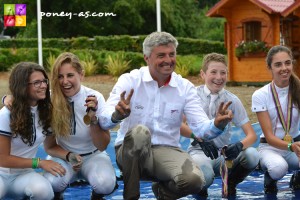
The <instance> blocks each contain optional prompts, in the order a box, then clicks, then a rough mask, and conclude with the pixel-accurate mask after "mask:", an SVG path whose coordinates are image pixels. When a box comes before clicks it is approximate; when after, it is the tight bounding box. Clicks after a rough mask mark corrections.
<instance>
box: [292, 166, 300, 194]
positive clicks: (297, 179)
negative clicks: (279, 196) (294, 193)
mask: <svg viewBox="0 0 300 200" xmlns="http://www.w3.org/2000/svg"><path fill="white" fill-rule="evenodd" d="M290 188H292V189H293V190H300V171H295V172H294V173H293V175H292V177H291V180H290Z"/></svg>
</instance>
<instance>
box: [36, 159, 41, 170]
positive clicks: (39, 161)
mask: <svg viewBox="0 0 300 200" xmlns="http://www.w3.org/2000/svg"><path fill="white" fill-rule="evenodd" d="M40 163H41V158H38V163H37V168H40Z"/></svg>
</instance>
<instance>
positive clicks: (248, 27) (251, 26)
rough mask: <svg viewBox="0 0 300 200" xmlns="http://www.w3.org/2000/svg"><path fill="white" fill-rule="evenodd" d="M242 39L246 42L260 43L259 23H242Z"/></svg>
mask: <svg viewBox="0 0 300 200" xmlns="http://www.w3.org/2000/svg"><path fill="white" fill-rule="evenodd" d="M243 36H244V37H243V38H244V40H245V41H246V42H248V41H254V40H257V41H261V22H260V21H248V22H244V23H243Z"/></svg>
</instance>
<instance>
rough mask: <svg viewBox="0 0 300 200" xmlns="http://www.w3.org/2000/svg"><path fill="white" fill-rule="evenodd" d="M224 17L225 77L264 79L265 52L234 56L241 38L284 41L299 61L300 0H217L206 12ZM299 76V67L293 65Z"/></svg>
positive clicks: (268, 76) (266, 75) (270, 43)
mask: <svg viewBox="0 0 300 200" xmlns="http://www.w3.org/2000/svg"><path fill="white" fill-rule="evenodd" d="M206 15H207V16H209V17H224V18H225V19H226V23H225V26H224V27H225V30H224V31H225V38H224V40H225V46H226V48H227V56H228V66H229V77H228V78H229V81H231V82H244V83H251V82H253V83H255V82H268V81H270V80H271V74H270V72H269V71H268V69H267V67H266V63H265V56H266V54H265V53H251V54H244V55H239V56H236V47H237V45H238V44H239V43H241V42H250V41H262V42H265V43H266V45H267V46H269V47H271V46H274V45H279V44H281V45H286V46H288V47H290V48H291V49H292V50H293V53H294V57H295V59H296V61H297V62H298V64H299V63H300V0H221V1H219V2H218V3H217V4H216V5H215V6H214V7H212V8H211V9H210V10H209V11H208V12H207V14H206ZM295 71H296V73H297V75H298V76H299V77H300V69H299V67H296V69H295Z"/></svg>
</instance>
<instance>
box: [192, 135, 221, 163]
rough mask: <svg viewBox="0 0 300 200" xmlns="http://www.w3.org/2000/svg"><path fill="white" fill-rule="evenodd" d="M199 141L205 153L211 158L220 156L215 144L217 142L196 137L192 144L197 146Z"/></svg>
mask: <svg viewBox="0 0 300 200" xmlns="http://www.w3.org/2000/svg"><path fill="white" fill-rule="evenodd" d="M197 143H198V144H199V145H200V147H201V149H202V151H203V152H204V154H205V155H206V156H207V157H209V158H210V159H212V160H213V159H217V158H218V157H219V154H218V147H217V146H216V145H215V143H214V142H213V141H212V140H211V141H204V140H200V139H194V141H193V142H192V146H195V145H196V144H197Z"/></svg>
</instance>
